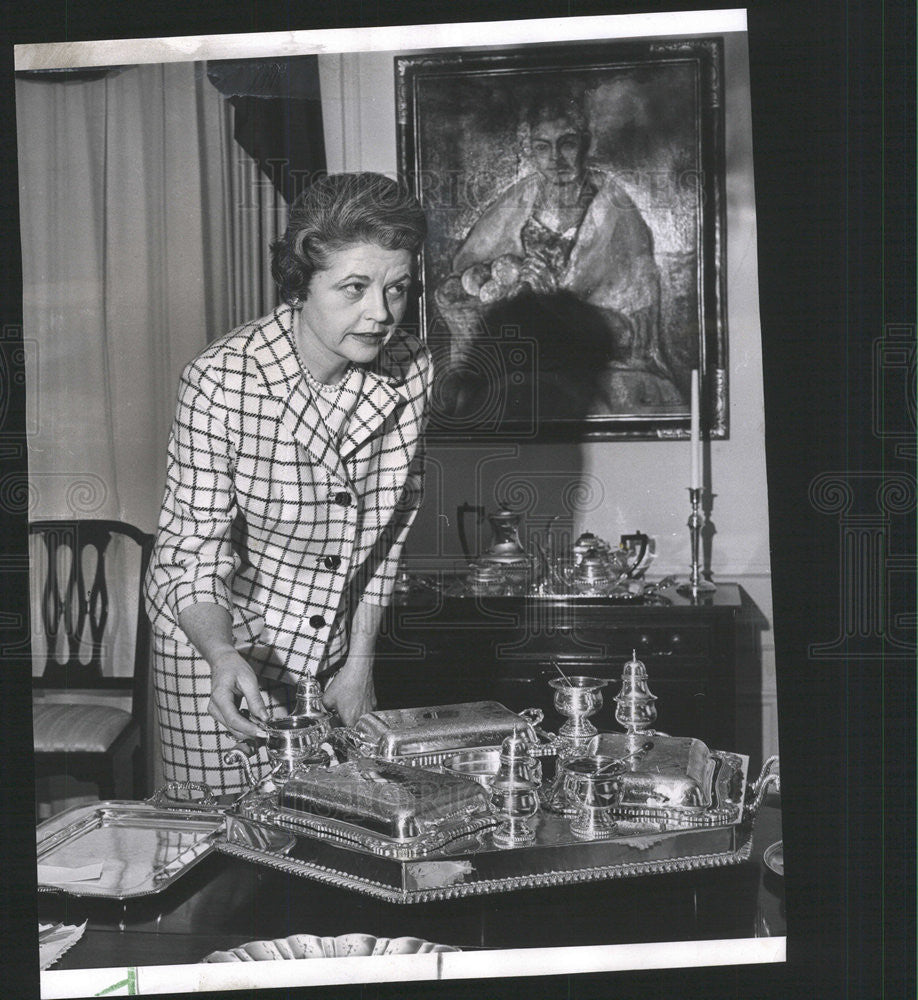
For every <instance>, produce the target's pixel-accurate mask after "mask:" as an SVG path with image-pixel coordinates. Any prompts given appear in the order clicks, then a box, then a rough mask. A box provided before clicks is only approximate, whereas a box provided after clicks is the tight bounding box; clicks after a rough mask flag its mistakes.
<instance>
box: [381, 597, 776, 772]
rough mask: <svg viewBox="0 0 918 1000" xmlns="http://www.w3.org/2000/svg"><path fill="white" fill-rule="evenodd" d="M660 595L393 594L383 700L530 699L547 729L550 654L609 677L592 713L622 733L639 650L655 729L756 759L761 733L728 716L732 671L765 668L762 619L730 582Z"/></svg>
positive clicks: (515, 703) (512, 704)
mask: <svg viewBox="0 0 918 1000" xmlns="http://www.w3.org/2000/svg"><path fill="white" fill-rule="evenodd" d="M663 596H664V597H665V598H666V601H667V603H665V604H647V605H640V604H635V603H617V602H615V601H612V600H609V599H604V598H591V597H571V598H548V599H546V598H534V597H443V596H440V595H438V594H436V593H432V592H419V593H412V594H410V595H408V596H407V597H401V598H400V599H399V600H398V601H397V602H396V603H394V604H393V605H392V606H390V608H389V609H388V610H387V616H386V619H385V622H384V626H383V629H382V634H381V636H380V639H379V642H378V644H377V656H376V670H375V675H376V690H377V696H378V699H379V707H380V708H395V707H399V706H421V705H438V704H439V705H443V704H450V703H453V702H461V701H481V700H485V699H494V700H496V701H499V702H501V703H503V704H504V705H506V706H507V707H508V708H512V709H515V710H520V709H523V708H527V707H530V706H531V707H537V708H541V709H543V710H544V711H545V715H546V726H547V727H548V728H550V729H553V730H555V729H557V726H559V725H560V724H561V722H562V721H563V719H562V718H561V716H559V715H558V714H557V713H556V712H555V710H554V707H553V705H552V698H551V696H552V689H551V688H550V687H549V686H548V679H549V678H550V677H556V676H558V674H557V670H556V668H555V667H554V666H553V662H556V663H557V664H558V666H560V667H561V669H562V670H563V671H564V672H565V673H566V674H589V675H591V676H596V677H608V678H610V680H611V682H610V684H609V685H608V687H606V688H605V689H604V702H605V703H604V705H603V708H602V709H601V711H600V712H599V713H598V714H597V715H596V716H594V717H593V719H592V721H593V722H594V724H595V725H597V727H598V728H600V729H603V730H612V731H616V730H620V728H621V727H620V726H619V725H618V723H617V722H616V721H615V702H614V700H613V699H614V697H615V695H616V694H617V693H618V689H619V684H618V681H619V679H620V677H621V673H622V666H623V664H624V662H625V660H627V659H629V658H630V656H631V651H632V650H635V651H636V652H637V656H638V658H639V659H641V660H642V661H643V662H644V663H645V665H646V667H647V672H648V679H649V685H650V689H651V691H652V692H653V694H655V695H656V696H657V699H658V700H657V710H658V716H657V727H658V728H659V729H660V730H661V731H663V732H667V733H669V734H671V735H674V736H677V735H680V736H695V737H697V738H699V739H702V740H704V741H705V742H706V743H707V744H708V745H709V746H711V747H712V748H717V749H730V750H735V751H738V752H740V753H749V754H750V755H752V756H753V757H758V751H759V747H760V745H761V732H760V731H759V732H754V731H751V730H750V727H748V726H744V727H742V728H743V730H744V731H742V732H738V731H737V729H738V727H737V725H736V718H737V715H736V689H737V677H743V678H749V677H758V676H760V675H761V643H760V632H761V628H762V625H763V623H764V619H763V617H762V614H761V612H760V611H759V610H758V609H757V608H756V607H755V605H754V604H753V603H752V601H751V600H750V599H749V597H748V595H747V594H746V593H745V592H744V591H743V589H742V588H741V587H739V586H738V585H737V584H730V583H723V584H719V585H718V588H717V591H716V592H715V593H714V594H713V595H711V596H710V598H705V599H704V600H703V601H701V602H699V603H693V602H692V601H691V600H690V599H687V598H684V597H682V596H680V595H679V594H678V593H676V591H675V590H671V591H665V592H664V593H663Z"/></svg>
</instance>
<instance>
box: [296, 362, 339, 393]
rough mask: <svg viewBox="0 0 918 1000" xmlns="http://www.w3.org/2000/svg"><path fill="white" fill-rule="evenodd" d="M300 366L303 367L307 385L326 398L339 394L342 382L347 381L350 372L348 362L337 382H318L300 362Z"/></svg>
mask: <svg viewBox="0 0 918 1000" xmlns="http://www.w3.org/2000/svg"><path fill="white" fill-rule="evenodd" d="M301 367H302V369H303V376H304V377H305V379H306V382H307V383H308V384H309V387H310V388H311V389H314V390H315V391H316V392H321V393H322V395H323V396H325V397H326V399H328V398H336V397H337V396H339V395H340V393H341V390H342V389H343V388H344V383H345V382H347V379H348V376H349V375H350V374H351V365H350V364H348V366H347V367H346V368H345V369H344V374H343V375H342V376H341V378H339V379H338V381H337V382H320V381H319V380H318V379H317V378H316V377H315V375H313V374H312V372H311V371H310V370H309V369H308V368H307V367H306V366H305V365H302V364H301Z"/></svg>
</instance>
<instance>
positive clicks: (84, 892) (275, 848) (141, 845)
mask: <svg viewBox="0 0 918 1000" xmlns="http://www.w3.org/2000/svg"><path fill="white" fill-rule="evenodd" d="M166 801H168V800H167V799H165V797H164V796H163V795H162V794H161V793H157V795H156V796H154V797H153V798H152V799H150V800H148V801H145V802H136V801H119V800H111V801H105V802H95V803H91V804H89V805H84V806H75V807H73V808H72V809H66V810H64V811H63V812H60V813H58V814H57V815H56V816H52V817H51V818H50V819H47V820H44V821H43V822H42V823H40V824H39V825H38V827H37V829H36V848H37V855H38V889H39V891H40V892H66V893H68V894H69V895H71V896H87V897H99V898H105V899H131V898H133V897H136V896H149V895H153V894H154V893H158V892H162V890H163V889H165V888H167V887H168V886H170V885H171V884H172V883H173V882H175V881H176V879H178V878H180V877H181V876H182V875H184V874H185V872H187V871H188V870H189V869H190V868H191V867H192V866H193V865H196V864H197V863H198V862H199V861H201V860H202V859H203V858H205V857H206V856H207V855H208V854H210V853H211V852H212V851H213V850H214V849H215V847H216V846H217V843H218V842H219V841H220V840H222V838H223V836H224V833H225V827H226V816H225V814H224V813H223V812H222V811H221V810H220V809H219V808H218V807H217V803H216V801H215V800H214V799H213V798H212V797H211V796H209V794H208V799H207V801H208V803H209V804H208V805H207V806H203V807H202V806H200V805H194V804H188V803H186V804H185V805H182V804H179V803H177V804H176V805H174V806H172V805H166V804H164V803H165V802H166ZM295 843H296V838H295V837H292V836H291V835H290V834H288V833H284V832H283V831H282V830H271V829H268V828H262V829H260V830H253V831H252V839H251V840H250V844H249V846H251V847H252V848H254V849H257V850H260V851H265V852H267V853H269V854H270V855H271V856H272V857H283V855H284V854H285V853H286V852H287V851H289V850H290V848H291V847H292V846H293V845H294V844H295ZM94 868H95V869H100V871H99V874H98V876H97V877H86V876H87V875H91V872H90V870H91V869H94Z"/></svg>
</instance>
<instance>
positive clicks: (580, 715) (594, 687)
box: [548, 675, 609, 747]
mask: <svg viewBox="0 0 918 1000" xmlns="http://www.w3.org/2000/svg"><path fill="white" fill-rule="evenodd" d="M548 683H549V685H550V686H551V687H552V688H554V692H555V694H554V704H555V708H556V709H557V710H558V711H559V712H560V713H561V715H566V716H567V722H565V723H564V724H563V725H562V726H561V728H560V729H559V730H558V736H559V737H560V738H561V740H562V741H563V742H567V743H569V744H572V745H573V746H574V747H577V746H578V745H580V744H582V743H584V742H585V741H587V740H589V739H590V737H591V736H595V735H596V733H597V731H598V730H597V729H596V727H595V726H594V725H593V723H592V722H590V721H589V718H590V716H591V715H595V714H596V713H597V712H598V711H599V710H600V709H601V708H602V688H604V687H605V686H606V685H607V684H608V683H609V682H608V680H606V679H605V678H603V677H583V676H577V675H575V676H573V677H567V676H563V677H552V678H550V679H549V681H548Z"/></svg>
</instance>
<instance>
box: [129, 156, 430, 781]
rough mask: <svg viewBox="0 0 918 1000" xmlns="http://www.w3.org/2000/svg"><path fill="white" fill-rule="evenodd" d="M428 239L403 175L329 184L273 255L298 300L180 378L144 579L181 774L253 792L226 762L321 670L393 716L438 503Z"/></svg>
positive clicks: (357, 708)
mask: <svg viewBox="0 0 918 1000" xmlns="http://www.w3.org/2000/svg"><path fill="white" fill-rule="evenodd" d="M425 235H426V223H425V219H424V214H423V212H422V210H421V208H420V205H419V204H418V203H417V201H416V200H415V198H414V197H413V196H412V195H410V194H409V193H408V192H407V191H406V190H405V189H403V188H402V187H400V186H399V185H398V184H396V183H395V182H394V181H391V180H389V179H387V178H385V177H383V176H381V175H378V174H367V173H365V174H340V175H335V176H329V177H326V178H323V179H320V180H318V181H316V182H315V183H314V184H313V185H312V186H311V187H310V188H309V189H308V190H307V191H306V192H304V194H303V195H302V196H301V198H300V199H298V201H297V202H296V203H295V205H294V206H293V209H292V211H291V216H290V223H289V226H288V228H287V231H286V233H285V235H284V236H283V238H282V239H280V240H278V241H277V242H276V243H275V244H274V245H273V246H272V248H271V249H272V274H273V276H274V279H275V281H276V282H277V284H278V287H279V289H280V294H281V297H282V299H283V301H284V305H282V306H280V307H278V308H277V309H275V310H274V312H273V313H272V314H271V315H269V316H266V317H264V318H263V319H260V320H256V321H255V322H252V323H248V324H246V325H245V326H242V327H240V328H239V329H237V330H234V331H233V332H232V333H230V334H228V335H227V336H225V337H223V338H222V339H220V340H218V341H216V342H214V343H212V344H210V345H209V346H208V347H207V348H206V349H205V350H204V351H203V352H202V353H201V354H200V355H199V356H198V357H197V358H196V359H195V360H194V361H192V362H191V363H190V364H189V365H188V366H187V368H186V369H185V371H184V373H183V375H182V378H181V384H180V389H179V398H178V409H177V412H176V417H175V422H174V424H173V430H172V435H171V437H170V442H169V451H168V469H167V483H166V490H165V497H164V500H163V508H162V516H161V518H160V524H159V532H158V535H157V540H156V547H155V550H154V554H153V559H152V561H151V566H150V570H149V573H148V575H147V583H146V590H147V602H148V607H149V610H150V617H151V621H152V624H153V629H154V680H155V687H156V697H157V709H158V714H159V721H160V730H161V736H162V746H163V760H164V767H165V777H166V778H167V780H194V781H205V782H207V784H209V785H210V786H211V787H212V788H215V789H218V790H219V791H221V792H225V791H231V790H237V789H239V788H241V787H242V781H241V775H240V773H239V771H238V769H236V768H227V767H226V766H225V765H224V764H223V761H222V754H223V752H224V751H225V750H226V749H228V748H229V747H230V746H232V745H233V743H234V742H235V740H236V739H237V738H240V737H246V736H256V735H258V733H259V731H260V730H259V727H258V725H257V722H256V721H253V719H254V720H264V719H265V718H266V715H267V713H268V711H269V709H270V708H271V707H274V706H281V707H282V708H283V710H285V711H286V710H289V699H290V696H291V693H292V690H293V688H294V686H295V685H296V682H297V681H298V680H299V679H300V678H301V677H302V676H304V675H305V674H313V675H315V676H316V677H318V678H319V679H320V681H322V682H323V684H324V695H323V699H324V703H325V705H326V707H327V708H328V709H329V710H331V711H335V712H337V713H338V715H339V716H340V717H341V719H342V720H343V721H344V722H345V723H346V724H352V723H353V722H354V721H355V720H356V719H357V718H358V717H359V716H360V715H362V714H363V713H364V712H366V711H370V710H371V709H372V708H373V707H374V706H375V695H374V689H373V673H372V670H373V648H374V643H375V639H376V635H377V631H378V627H379V622H380V619H381V616H382V610H383V607H384V606H385V605H386V604H387V603H388V601H389V598H390V596H391V593H392V588H393V583H394V578H395V572H396V567H397V562H398V558H399V554H400V552H401V549H402V545H403V543H404V540H405V536H406V534H407V532H408V529H409V528H410V526H411V523H412V521H413V520H414V517H415V515H416V513H417V509H418V506H419V504H420V499H421V484H422V467H421V454H420V438H421V432H422V429H423V425H424V422H425V419H426V412H427V405H428V399H429V393H430V386H431V378H432V367H431V361H430V356H429V353H428V351H427V349H426V347H425V346H424V345H423V344H421V342H420V341H419V340H418V339H417V337H415V336H413V335H410V334H408V333H406V332H404V331H401V330H398V329H397V325H398V323H399V321H400V320H401V319H402V317H403V315H404V313H405V307H406V304H407V301H408V295H409V292H410V289H411V285H412V275H413V272H414V264H415V258H416V255H417V253H418V251H419V250H420V247H421V243H422V241H423V239H424V236H425ZM240 698H241V699H243V700H244V701H245V703H246V705H247V708H248V713H249V715H250V716H251V718H247V717H246V716H245V715H244V714H242V713H241V712H240V710H239V707H238V705H237V703H238V701H239V699H240Z"/></svg>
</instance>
